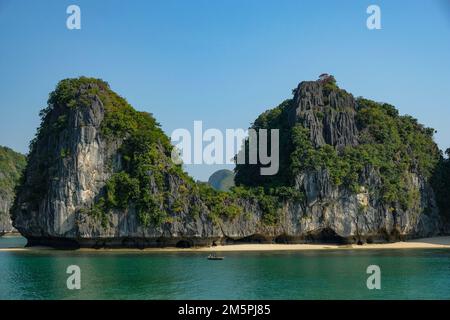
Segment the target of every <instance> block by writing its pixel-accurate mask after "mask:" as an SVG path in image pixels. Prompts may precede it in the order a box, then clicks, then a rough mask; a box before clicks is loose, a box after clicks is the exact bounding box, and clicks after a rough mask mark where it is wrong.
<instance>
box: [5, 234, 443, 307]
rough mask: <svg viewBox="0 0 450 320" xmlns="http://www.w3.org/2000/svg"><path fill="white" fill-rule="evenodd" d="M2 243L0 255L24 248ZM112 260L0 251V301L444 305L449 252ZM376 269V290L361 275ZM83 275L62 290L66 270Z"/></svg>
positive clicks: (141, 255)
mask: <svg viewBox="0 0 450 320" xmlns="http://www.w3.org/2000/svg"><path fill="white" fill-rule="evenodd" d="M23 244H24V240H23V239H21V238H0V247H3V248H4V247H11V246H22V245H23ZM223 255H224V256H225V259H224V260H222V261H208V260H206V254H205V253H190V252H174V253H149V252H133V253H124V252H121V253H117V252H111V253H110V252H101V253H100V252H79V251H55V250H52V251H50V250H48V251H47V250H46V251H32V252H11V251H0V299H450V250H447V249H433V250H358V251H356V250H340V251H339V250H330V251H307V252H270V253H267V252H251V253H248V252H247V253H228V252H227V253H223ZM373 264H375V265H378V266H380V268H381V290H369V289H367V287H366V279H367V277H368V276H369V275H367V274H366V268H367V266H369V265H373ZM69 265H78V266H79V267H80V268H81V290H68V289H67V286H66V280H67V277H68V276H69V275H68V274H66V268H67V267H68V266H69Z"/></svg>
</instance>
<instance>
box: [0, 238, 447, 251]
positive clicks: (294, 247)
mask: <svg viewBox="0 0 450 320" xmlns="http://www.w3.org/2000/svg"><path fill="white" fill-rule="evenodd" d="M349 249H351V250H366V249H450V237H434V238H424V239H416V240H410V241H405V242H394V243H381V244H364V245H330V244H235V245H225V246H216V247H201V248H186V249H182V248H146V249H143V250H140V249H88V248H82V249H79V250H77V251H81V252H216V251H217V252H239V251H306V250H349ZM38 250H53V249H51V248H46V247H32V248H4V249H0V252H2V251H3V252H4V251H9V252H26V251H38Z"/></svg>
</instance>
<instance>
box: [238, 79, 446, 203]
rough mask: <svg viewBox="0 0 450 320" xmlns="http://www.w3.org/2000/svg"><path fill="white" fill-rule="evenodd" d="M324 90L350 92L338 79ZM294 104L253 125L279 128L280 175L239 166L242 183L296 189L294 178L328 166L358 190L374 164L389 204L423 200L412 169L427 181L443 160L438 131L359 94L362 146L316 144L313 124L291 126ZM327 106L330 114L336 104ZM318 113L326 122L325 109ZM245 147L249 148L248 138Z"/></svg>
mask: <svg viewBox="0 0 450 320" xmlns="http://www.w3.org/2000/svg"><path fill="white" fill-rule="evenodd" d="M322 90H323V96H324V100H325V103H327V101H326V100H327V99H328V97H330V96H331V93H333V94H334V95H335V96H341V97H345V96H346V95H348V93H347V92H345V91H344V90H341V89H339V88H338V87H337V85H336V83H335V81H334V79H333V81H331V82H327V83H326V84H325V85H323V86H322ZM292 103H293V100H286V101H285V102H283V103H282V104H281V105H279V106H278V107H276V108H275V109H272V110H269V111H266V112H265V113H263V114H262V115H261V116H259V117H258V118H257V120H256V121H255V122H254V124H253V126H252V128H254V129H259V128H265V129H280V170H279V173H278V174H277V175H275V176H261V175H259V174H258V172H259V166H256V165H253V166H251V165H239V164H238V165H237V166H236V179H235V180H236V184H237V185H241V186H249V187H252V186H257V185H261V186H264V188H265V190H270V189H277V188H279V187H280V186H284V187H293V186H294V184H295V178H296V177H297V176H298V175H299V174H301V173H302V172H307V171H313V170H326V171H328V173H329V175H330V177H331V179H332V182H333V183H334V184H335V185H336V186H342V187H344V188H347V189H348V190H350V191H352V192H355V193H357V192H358V191H359V190H360V187H361V186H360V185H359V183H360V181H361V176H362V175H363V173H364V170H365V169H367V168H368V167H371V168H373V169H375V170H376V171H377V172H378V173H379V175H380V177H381V182H382V187H381V190H379V193H380V197H381V199H382V200H383V202H384V203H385V204H386V205H388V206H394V205H400V206H401V207H402V208H404V209H407V208H410V207H411V206H413V205H414V203H415V202H417V201H418V197H419V195H418V194H417V191H416V190H411V189H409V188H408V183H409V180H410V179H411V177H410V173H417V174H419V175H421V176H423V177H425V178H426V179H428V178H430V177H431V176H432V174H433V172H434V169H435V167H436V165H437V164H438V162H439V159H440V151H439V149H438V147H437V146H436V144H435V143H434V142H433V133H434V130H433V129H431V128H426V127H424V126H423V125H421V124H419V123H418V122H417V120H416V119H414V118H412V117H410V116H407V115H406V116H400V115H399V114H398V111H397V110H396V109H395V108H394V107H393V106H391V105H389V104H386V103H377V102H374V101H370V100H367V99H363V98H359V99H357V100H356V103H357V107H356V110H355V111H356V116H355V120H356V126H357V128H358V132H359V133H358V136H357V139H358V144H357V145H354V146H352V145H347V146H345V148H341V149H339V148H336V147H335V146H332V145H330V144H323V145H321V146H319V147H315V146H314V145H313V143H312V142H311V138H310V128H307V127H304V126H303V125H302V124H300V123H296V124H295V125H289V123H288V112H289V111H290V110H291V106H292ZM327 108H328V109H327V110H325V112H328V111H330V110H331V108H332V107H331V106H328V107H327ZM314 112H315V116H316V118H317V119H318V120H319V121H322V120H323V117H324V114H323V111H321V110H316V111H314ZM336 112H343V111H342V110H336ZM344 112H345V111H344ZM244 147H245V148H246V150H248V149H247V148H248V141H246V144H245V146H244Z"/></svg>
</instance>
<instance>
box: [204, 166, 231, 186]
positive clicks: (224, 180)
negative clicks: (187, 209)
mask: <svg viewBox="0 0 450 320" xmlns="http://www.w3.org/2000/svg"><path fill="white" fill-rule="evenodd" d="M208 183H209V185H210V186H211V187H213V188H214V189H216V190H221V191H228V190H230V188H231V187H234V172H233V171H231V170H227V169H223V170H218V171H216V172H214V173H213V174H212V175H211V177H209V179H208Z"/></svg>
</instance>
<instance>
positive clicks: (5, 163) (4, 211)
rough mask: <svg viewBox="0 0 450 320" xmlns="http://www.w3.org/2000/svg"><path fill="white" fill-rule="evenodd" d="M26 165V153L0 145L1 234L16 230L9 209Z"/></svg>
mask: <svg viewBox="0 0 450 320" xmlns="http://www.w3.org/2000/svg"><path fill="white" fill-rule="evenodd" d="M24 167H25V156H24V155H22V154H20V153H17V152H14V151H13V150H11V149H9V148H6V147H2V146H0V235H2V234H5V233H9V232H12V231H14V228H13V226H12V224H11V217H10V214H9V211H10V208H11V206H12V203H13V201H14V188H15V186H16V184H17V183H18V182H19V178H20V174H21V172H22V170H23V169H24Z"/></svg>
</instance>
